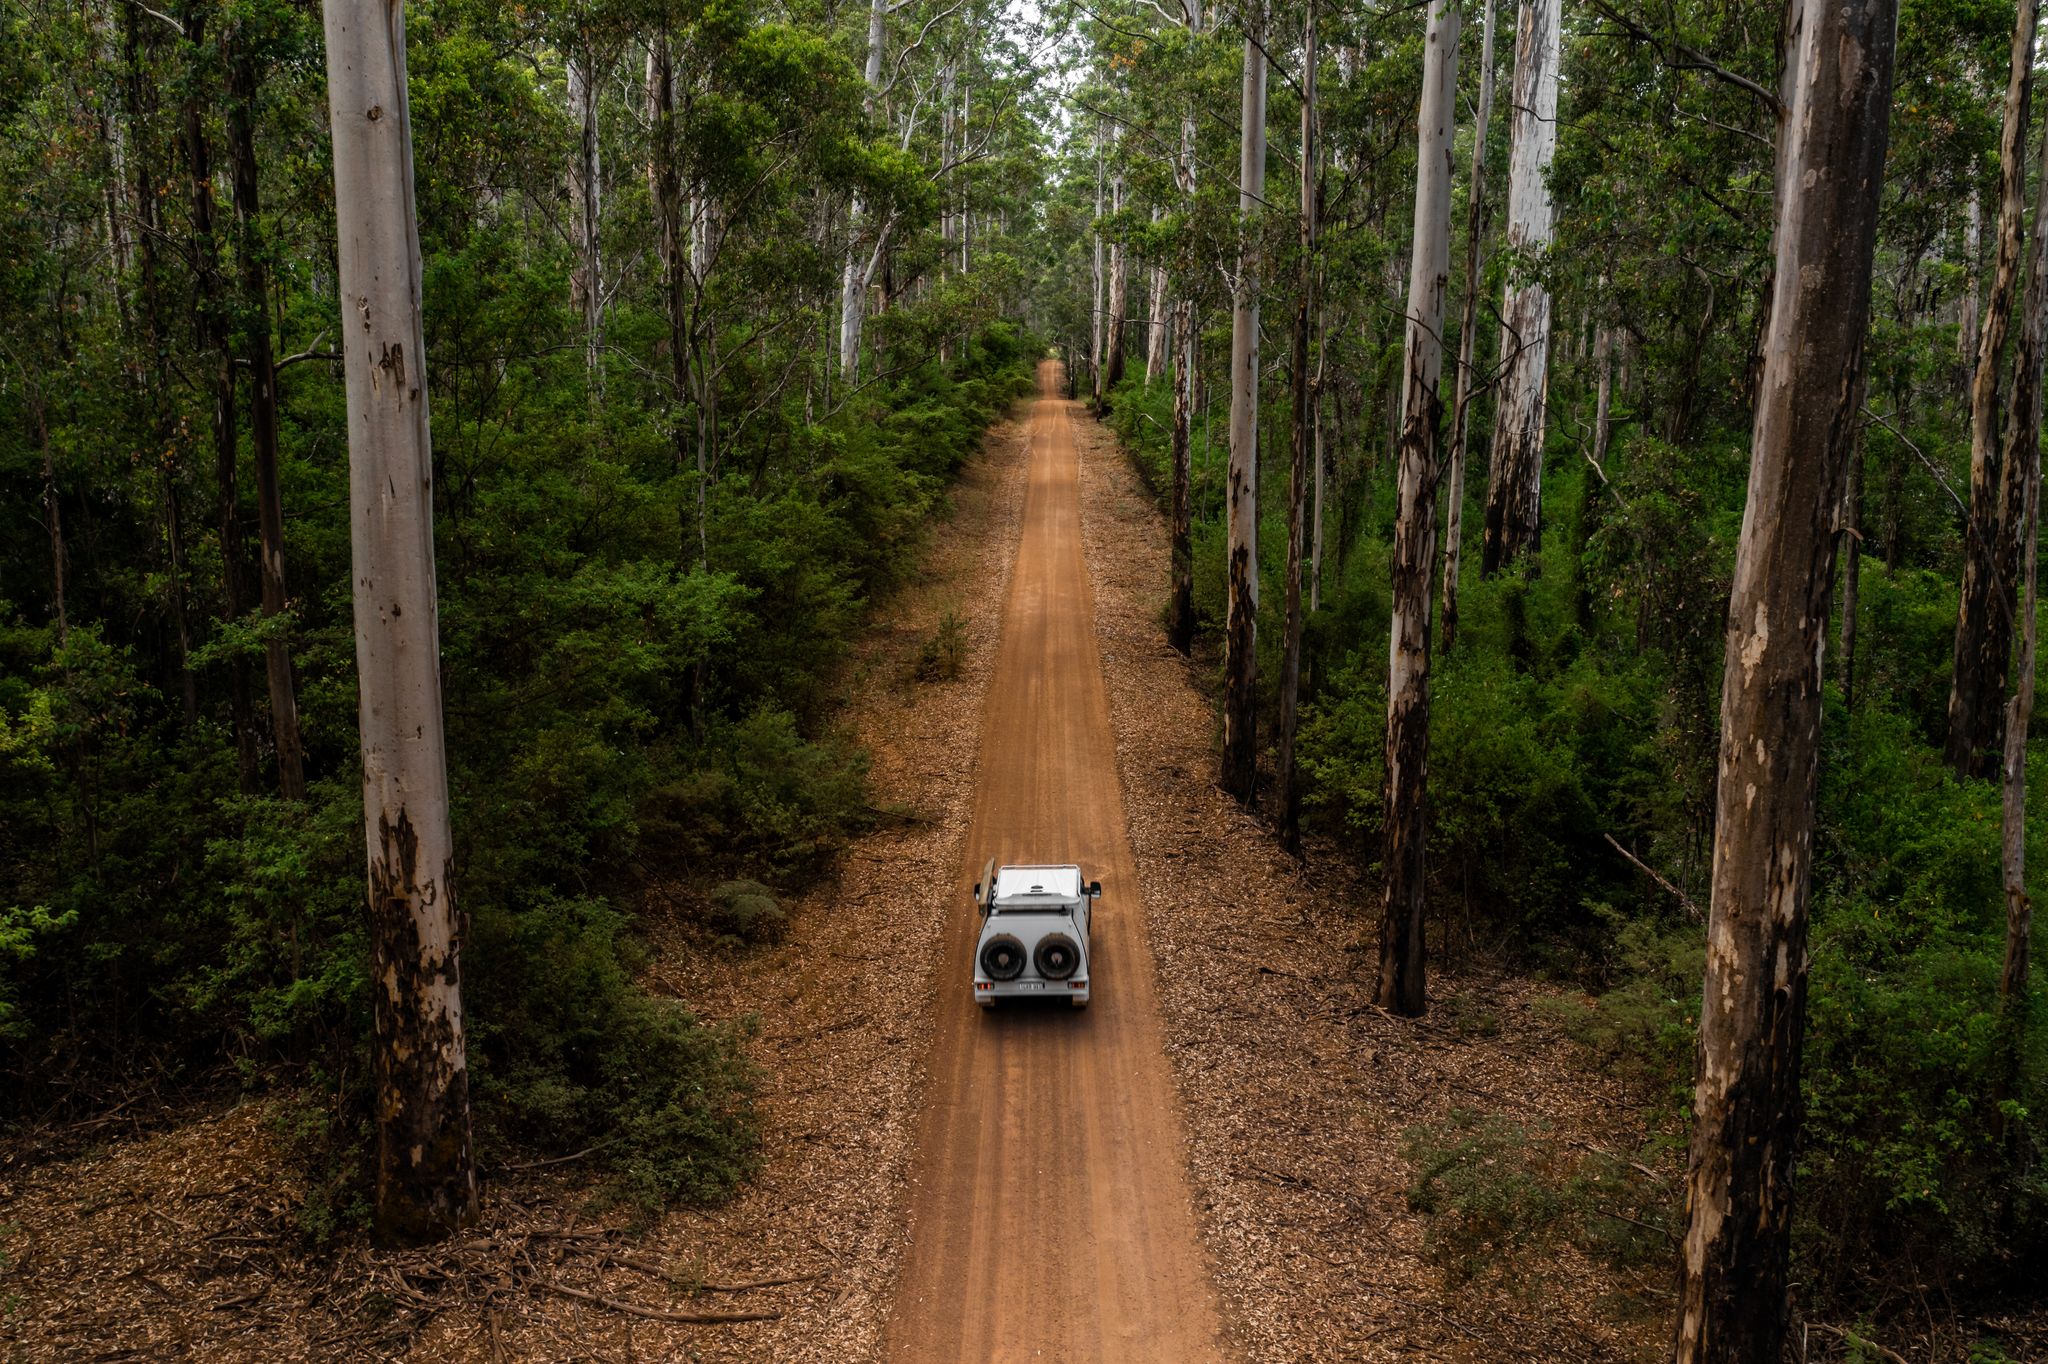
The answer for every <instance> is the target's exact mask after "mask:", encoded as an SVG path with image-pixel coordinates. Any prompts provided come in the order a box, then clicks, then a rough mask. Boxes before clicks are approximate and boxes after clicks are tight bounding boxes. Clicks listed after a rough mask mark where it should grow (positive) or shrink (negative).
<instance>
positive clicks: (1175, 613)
mask: <svg viewBox="0 0 2048 1364" xmlns="http://www.w3.org/2000/svg"><path fill="white" fill-rule="evenodd" d="M1186 9H1187V16H1188V31H1189V32H1190V33H1192V34H1196V35H1199V34H1200V33H1201V31H1202V7H1201V4H1200V3H1199V0H1187V4H1186ZM1173 177H1174V186H1175V188H1176V189H1178V190H1179V191H1180V196H1181V204H1182V206H1183V207H1184V208H1186V207H1189V206H1191V205H1192V203H1193V201H1194V195H1195V119H1194V115H1193V114H1191V113H1183V114H1182V115H1181V120H1180V155H1179V157H1178V158H1177V159H1176V160H1175V162H1174V167H1173ZM1181 294H1182V296H1181V297H1180V298H1178V299H1176V300H1175V302H1174V305H1173V341H1172V345H1173V356H1174V359H1173V364H1174V371H1175V372H1174V376H1173V506H1172V520H1173V524H1172V527H1171V531H1170V539H1171V544H1172V550H1171V553H1172V574H1173V588H1172V594H1171V596H1170V597H1169V598H1168V603H1167V612H1166V638H1167V640H1168V642H1169V643H1171V644H1172V645H1173V647H1174V648H1175V649H1176V650H1178V651H1179V652H1180V653H1181V654H1182V655H1183V656H1185V655H1186V654H1188V653H1189V651H1190V650H1192V649H1193V648H1194V643H1195V568H1194V564H1195V552H1194V539H1193V536H1194V530H1193V518H1194V506H1193V496H1194V494H1193V471H1192V469H1191V467H1190V466H1191V464H1192V462H1193V459H1194V434H1193V430H1192V426H1193V422H1194V408H1195V300H1194V297H1193V290H1192V289H1191V288H1189V287H1186V286H1183V288H1182V290H1181Z"/></svg>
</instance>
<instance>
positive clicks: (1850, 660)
mask: <svg viewBox="0 0 2048 1364" xmlns="http://www.w3.org/2000/svg"><path fill="white" fill-rule="evenodd" d="M1865 429H1866V424H1865V423H1863V422H1858V423H1857V424H1856V448H1855V449H1854V450H1852V451H1851V452H1850V454H1849V486H1848V488H1847V490H1846V491H1844V492H1843V494H1842V518H1841V527H1842V531H1843V535H1842V556H1843V563H1842V639H1841V644H1842V705H1843V706H1845V707H1846V708H1848V709H1850V710H1854V709H1855V708H1856V615H1857V612H1858V611H1859V610H1861V609H1862V604H1861V602H1860V600H1859V598H1860V596H1861V593H1862V588H1863V435H1864V431H1865Z"/></svg>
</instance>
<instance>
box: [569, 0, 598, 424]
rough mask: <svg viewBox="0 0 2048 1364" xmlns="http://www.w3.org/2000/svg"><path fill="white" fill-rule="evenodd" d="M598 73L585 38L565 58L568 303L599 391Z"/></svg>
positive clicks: (584, 354)
mask: <svg viewBox="0 0 2048 1364" xmlns="http://www.w3.org/2000/svg"><path fill="white" fill-rule="evenodd" d="M599 80H600V73H599V71H598V69H597V62H596V58H595V57H594V56H593V54H592V51H591V48H590V45H589V43H588V41H587V40H586V41H585V42H584V43H583V45H582V48H581V50H580V51H578V52H577V53H576V54H575V55H574V56H572V57H571V58H570V59H569V115H570V117H571V118H573V119H574V120H575V122H576V128H577V141H576V165H575V169H574V173H573V174H572V175H571V176H570V177H569V189H570V196H569V197H570V199H571V200H572V202H573V204H574V207H575V211H576V246H577V261H576V270H575V273H573V274H572V275H571V276H570V278H569V294H570V300H571V302H572V303H574V304H575V306H576V308H577V309H578V311H580V312H581V313H582V314H583V366H584V368H585V369H586V370H587V371H588V372H589V375H590V381H591V384H592V386H593V391H594V392H601V391H602V389H603V383H604V380H603V374H604V369H603V361H604V257H603V252H602V250H601V249H600V236H599V229H600V227H601V226H602V224H603V220H604V181H603V179H602V178H601V176H600V171H601V169H602V168H601V166H600V165H599V160H598V150H599V147H598V126H597V102H598V83H599Z"/></svg>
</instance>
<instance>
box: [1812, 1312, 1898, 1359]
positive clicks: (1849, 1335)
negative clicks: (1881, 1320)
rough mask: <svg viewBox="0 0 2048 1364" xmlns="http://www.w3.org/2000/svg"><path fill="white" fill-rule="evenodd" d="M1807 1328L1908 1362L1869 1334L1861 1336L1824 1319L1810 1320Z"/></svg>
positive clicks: (1887, 1357) (1889, 1357) (1886, 1356)
mask: <svg viewBox="0 0 2048 1364" xmlns="http://www.w3.org/2000/svg"><path fill="white" fill-rule="evenodd" d="M1806 1329H1807V1330H1809V1331H1825V1332H1827V1334H1829V1335H1831V1336H1833V1337H1835V1338H1836V1339H1837V1340H1840V1341H1843V1342H1846V1343H1847V1344H1850V1345H1854V1346H1856V1347H1857V1348H1859V1349H1864V1350H1875V1351H1877V1352H1878V1353H1879V1354H1881V1355H1883V1356H1884V1357H1885V1358H1886V1359H1890V1360H1895V1361H1897V1364H1906V1357H1905V1356H1904V1355H1902V1354H1900V1353H1899V1352H1898V1351H1897V1350H1887V1349H1886V1348H1885V1347H1884V1346H1882V1345H1880V1344H1878V1343H1877V1342H1876V1341H1874V1340H1872V1339H1870V1338H1869V1337H1868V1336H1859V1335H1857V1334H1856V1333H1855V1332H1854V1331H1851V1330H1848V1329H1847V1328H1845V1327H1841V1326H1830V1325H1828V1324H1827V1323H1826V1322H1824V1321H1809V1322H1807V1323H1806Z"/></svg>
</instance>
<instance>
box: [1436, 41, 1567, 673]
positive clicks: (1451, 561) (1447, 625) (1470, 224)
mask: <svg viewBox="0 0 2048 1364" xmlns="http://www.w3.org/2000/svg"><path fill="white" fill-rule="evenodd" d="M1493 15H1494V0H1486V5H1485V8H1484V9H1483V10H1482V11H1481V12H1480V17H1479V100H1478V105H1477V107H1476V108H1475V110H1474V111H1473V115H1472V167H1471V170H1470V172H1469V173H1468V175H1467V177H1466V187H1465V302H1464V306H1463V307H1462V309H1461V310H1460V312H1459V314H1458V388H1457V399H1456V401H1455V402H1454V404H1453V406H1452V408H1451V441H1450V446H1449V454H1450V491H1449V492H1448V493H1446V494H1445V496H1444V583H1443V631H1444V633H1443V645H1444V652H1445V653H1449V652H1450V650H1451V646H1452V644H1453V643H1455V642H1456V640H1457V636H1458V570H1459V561H1460V558H1461V557H1462V550H1463V547H1464V536H1465V435H1466V422H1467V419H1468V417H1469V416H1470V413H1471V407H1472V365H1473V354H1472V351H1473V347H1474V344H1475V343H1476V342H1477V340H1478V336H1479V279H1480V275H1479V263H1480V250H1481V246H1482V239H1483V237H1484V236H1485V230H1486V129H1487V124H1488V122H1489V121H1490V120H1491V119H1492V117H1493ZM1603 335H1604V334H1603ZM1603 344H1604V341H1603ZM1602 391H1603V394H1604V392H1605V390H1604V389H1603V390H1602ZM1602 401H1603V402H1605V398H1604V397H1603V398H1602ZM1602 410H1603V412H1604V411H1605V409H1604V408H1603V409H1602Z"/></svg>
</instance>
